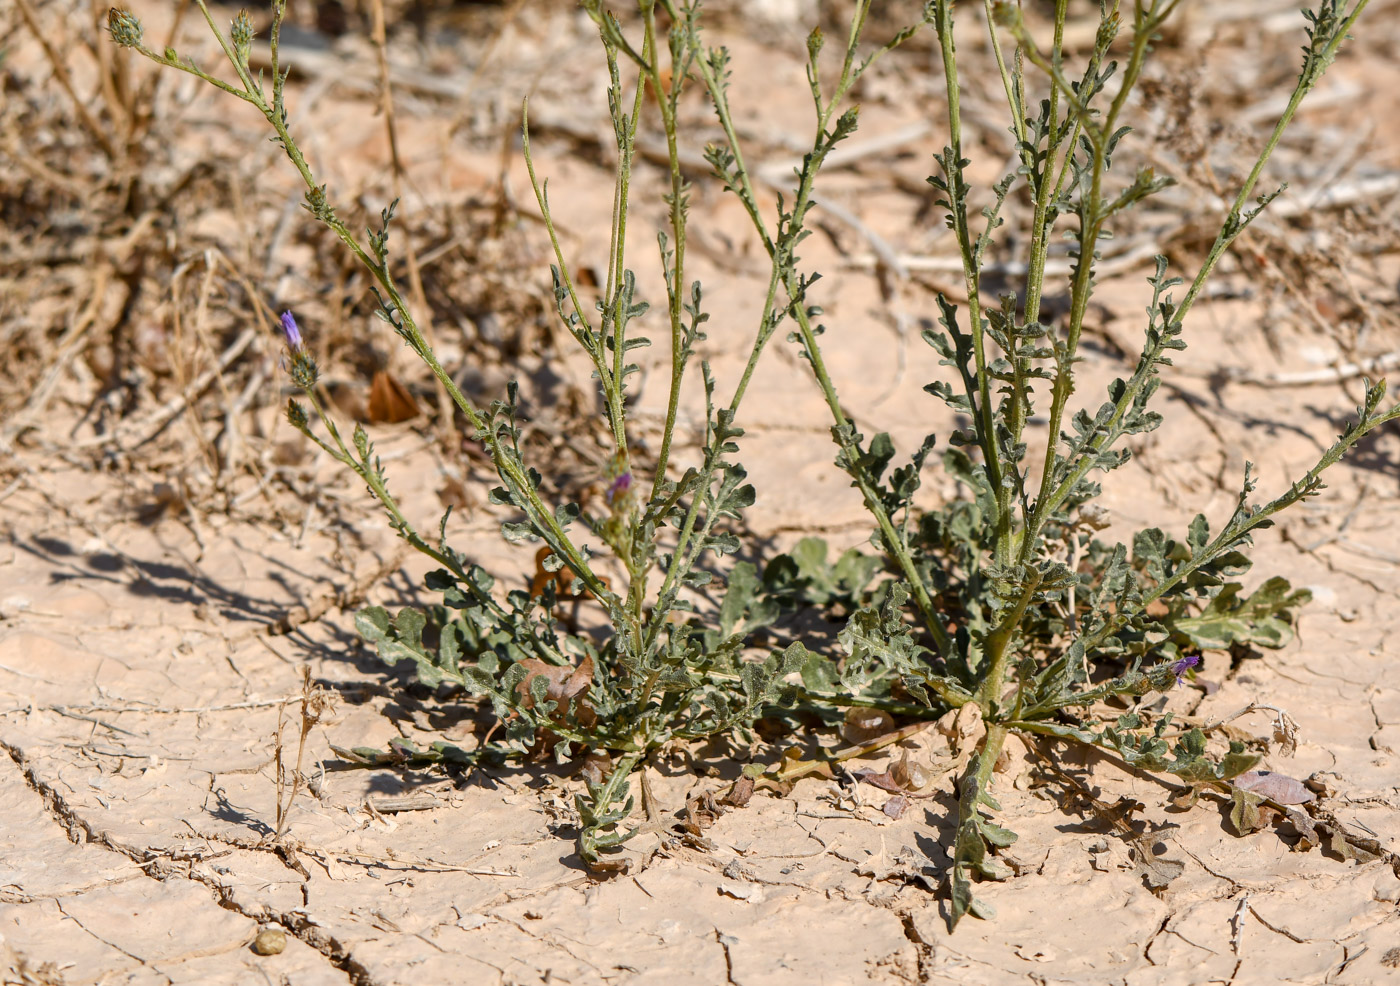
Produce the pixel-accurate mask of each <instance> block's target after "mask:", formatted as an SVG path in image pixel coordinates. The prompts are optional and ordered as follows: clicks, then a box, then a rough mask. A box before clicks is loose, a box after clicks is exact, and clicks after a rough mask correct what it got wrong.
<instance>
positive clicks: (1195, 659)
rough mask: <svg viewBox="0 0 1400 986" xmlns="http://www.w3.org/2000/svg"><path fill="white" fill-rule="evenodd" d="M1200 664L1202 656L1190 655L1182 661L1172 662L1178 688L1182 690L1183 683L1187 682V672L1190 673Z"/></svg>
mask: <svg viewBox="0 0 1400 986" xmlns="http://www.w3.org/2000/svg"><path fill="white" fill-rule="evenodd" d="M1200 663H1201V656H1200V655H1199V654H1189V655H1187V656H1186V657H1183V658H1181V659H1180V660H1177V661H1173V662H1172V674H1174V675H1176V687H1177V688H1180V687H1181V685H1182V682H1183V681H1185V679H1186V672H1188V671H1190V670H1191V669H1192V668H1194V667H1195V666H1196V665H1198V664H1200Z"/></svg>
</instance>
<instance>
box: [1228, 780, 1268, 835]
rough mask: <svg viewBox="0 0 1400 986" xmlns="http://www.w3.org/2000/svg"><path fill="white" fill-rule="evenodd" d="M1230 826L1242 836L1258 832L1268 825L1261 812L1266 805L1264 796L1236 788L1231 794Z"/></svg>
mask: <svg viewBox="0 0 1400 986" xmlns="http://www.w3.org/2000/svg"><path fill="white" fill-rule="evenodd" d="M1230 802H1231V804H1230V824H1231V825H1232V826H1234V829H1235V831H1236V832H1237V833H1239V834H1240V835H1249V833H1251V832H1257V831H1259V829H1261V828H1263V827H1264V825H1265V824H1266V822H1265V820H1264V818H1263V817H1262V815H1261V812H1260V811H1259V806H1260V805H1262V804H1263V803H1264V796H1263V795H1262V794H1255V793H1254V792H1253V791H1250V790H1248V789H1247V788H1242V787H1236V788H1235V789H1234V790H1233V791H1231V792H1230Z"/></svg>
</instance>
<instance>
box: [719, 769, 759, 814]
mask: <svg viewBox="0 0 1400 986" xmlns="http://www.w3.org/2000/svg"><path fill="white" fill-rule="evenodd" d="M752 798H753V778H752V777H748V776H744V777H740V778H739V779H738V780H737V781H735V782H734V786H733V787H731V788H730V789H729V791H728V792H727V793H726V794H725V795H724V797H723V798H720V804H723V805H730V806H732V807H734V808H742V807H744V806H745V805H746V804H748V803H749V801H750V799H752Z"/></svg>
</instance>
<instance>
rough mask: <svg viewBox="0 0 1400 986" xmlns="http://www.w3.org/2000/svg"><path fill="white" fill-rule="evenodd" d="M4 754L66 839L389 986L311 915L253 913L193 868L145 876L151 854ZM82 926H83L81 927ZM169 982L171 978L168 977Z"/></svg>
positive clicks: (17, 755)
mask: <svg viewBox="0 0 1400 986" xmlns="http://www.w3.org/2000/svg"><path fill="white" fill-rule="evenodd" d="M0 749H3V750H4V751H5V753H7V754H8V755H9V757H10V759H11V760H12V761H14V764H15V766H16V767H17V768H19V771H20V773H21V775H22V776H23V777H24V781H25V783H26V784H27V785H28V786H29V789H30V790H32V791H33V792H34V793H35V794H37V795H39V797H40V798H42V799H43V802H44V807H45V809H46V810H47V811H48V813H49V815H50V816H51V817H52V818H53V819H54V821H55V822H57V823H58V825H59V826H60V827H61V828H62V829H63V831H64V832H65V834H67V836H68V839H69V841H71V842H73V843H75V844H78V845H81V844H84V843H96V844H97V845H99V846H101V847H103V848H104V849H107V850H109V851H111V852H115V853H118V854H120V855H123V856H126V857H127V858H128V859H130V860H131V861H132V862H134V863H136V864H137V865H138V866H141V867H143V869H142V871H141V872H142V875H144V876H146V877H147V878H148V879H151V880H154V881H156V882H157V883H162V882H164V881H165V880H166V879H170V878H172V877H173V878H178V879H184V880H190V881H192V882H195V883H198V884H201V885H203V886H204V887H205V888H206V889H207V890H209V892H210V895H211V897H212V898H213V900H214V903H216V904H218V905H219V906H220V907H222V908H224V909H225V910H227V911H232V912H234V913H235V914H238V915H240V916H242V917H245V918H248V919H249V920H252V921H257V922H259V923H264V924H266V923H274V924H277V925H278V926H279V927H281V928H283V929H285V930H286V931H287V932H288V933H289V934H291V935H294V936H295V937H296V938H297V939H299V940H300V941H302V942H304V943H305V944H306V945H309V946H310V947H311V948H314V949H315V950H316V951H318V952H320V953H321V954H322V955H323V956H325V958H326V960H327V961H329V962H330V963H331V964H332V965H333V966H335V967H336V968H337V969H339V970H340V971H341V972H343V973H345V975H346V977H347V978H348V979H349V980H350V982H351V983H352V984H353V986H384V984H381V983H379V982H378V981H377V980H375V979H374V978H373V977H372V976H371V975H370V974H369V970H368V969H366V968H365V967H364V966H363V965H361V964H360V963H359V962H357V961H355V959H354V958H353V957H352V956H351V954H350V951H349V949H347V948H346V947H345V946H344V945H342V944H341V943H340V942H339V941H338V940H337V939H336V938H335V937H334V936H332V935H330V934H327V933H326V931H325V930H324V929H323V928H320V927H318V926H317V925H315V924H313V923H312V922H311V920H310V917H309V915H306V914H297V913H282V912H278V911H274V910H272V909H271V908H270V907H268V906H266V905H263V906H262V907H261V908H260V909H258V910H256V911H254V910H251V909H249V908H246V907H244V906H242V905H241V904H240V903H239V902H238V901H237V900H235V899H234V896H233V892H232V889H231V888H229V887H228V886H226V885H225V884H223V883H221V882H220V881H218V880H216V879H214V878H213V877H211V876H209V875H207V874H203V873H199V872H197V871H195V870H193V869H191V870H190V871H189V872H188V873H179V872H174V871H172V872H167V873H165V874H164V875H162V876H154V875H151V874H148V873H146V871H145V869H144V867H146V866H149V865H150V863H151V861H152V860H151V858H150V856H151V853H150V851H149V850H146V849H138V848H136V847H133V846H127V845H124V844H122V843H121V842H118V841H117V840H115V839H113V838H112V837H111V835H110V834H109V833H107V832H104V831H101V830H100V829H98V828H96V827H94V826H93V824H92V823H91V822H89V821H87V820H86V819H84V818H83V817H82V816H81V815H79V814H78V813H77V812H76V811H74V810H73V808H72V806H70V805H69V804H68V803H67V802H66V801H65V800H64V799H63V796H62V795H60V794H59V793H58V791H57V790H56V789H55V788H54V786H53V785H52V784H49V783H47V782H45V781H44V780H42V779H41V778H40V777H39V776H38V774H37V773H36V772H35V770H34V768H33V767H32V766H31V765H30V764H29V763H28V758H27V757H25V755H24V752H23V751H22V750H20V749H19V748H17V747H15V746H12V745H10V744H9V743H4V742H0ZM58 906H59V908H60V909H62V904H61V903H59V905H58ZM63 913H64V914H65V915H67V916H69V917H71V915H68V912H67V911H66V910H65V911H64V912H63ZM74 920H75V921H76V920H77V919H76V918H75V919H74ZM79 927H82V924H81V922H79ZM83 930H84V931H87V929H86V928H84V929H83ZM88 934H92V932H90V931H89V932H88ZM93 937H94V938H98V936H97V935H93ZM98 940H99V941H103V942H105V943H106V944H108V945H111V946H112V947H113V948H114V949H116V950H117V951H119V952H121V953H122V954H123V955H127V956H130V957H131V958H132V959H135V960H136V961H138V962H141V964H142V965H148V963H146V962H145V961H144V960H142V959H140V958H139V957H138V956H135V955H132V954H131V953H130V952H127V951H126V950H125V949H123V948H121V947H120V946H119V945H116V944H114V943H112V942H107V941H106V940H105V939H102V938H98ZM166 978H167V979H168V978H169V977H166Z"/></svg>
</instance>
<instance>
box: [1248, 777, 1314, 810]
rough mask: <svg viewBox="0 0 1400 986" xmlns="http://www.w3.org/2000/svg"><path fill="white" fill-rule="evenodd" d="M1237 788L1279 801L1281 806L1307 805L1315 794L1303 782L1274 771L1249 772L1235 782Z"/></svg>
mask: <svg viewBox="0 0 1400 986" xmlns="http://www.w3.org/2000/svg"><path fill="white" fill-rule="evenodd" d="M1233 783H1234V785H1235V787H1237V788H1240V789H1241V790H1244V791H1252V792H1254V793H1255V794H1258V795H1261V796H1263V797H1265V798H1269V799H1270V800H1272V801H1277V802H1278V803H1279V804H1281V805H1305V804H1307V803H1308V802H1309V801H1311V800H1312V799H1313V793H1312V792H1311V791H1309V790H1308V789H1307V788H1306V787H1304V786H1303V782H1302V781H1300V780H1297V779H1296V778H1293V777H1289V776H1288V775H1287V774H1278V773H1275V772H1274V771H1272V770H1247V771H1245V772H1244V773H1243V774H1240V775H1239V776H1238V777H1236V778H1235V779H1234V781H1233Z"/></svg>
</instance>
